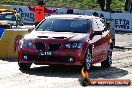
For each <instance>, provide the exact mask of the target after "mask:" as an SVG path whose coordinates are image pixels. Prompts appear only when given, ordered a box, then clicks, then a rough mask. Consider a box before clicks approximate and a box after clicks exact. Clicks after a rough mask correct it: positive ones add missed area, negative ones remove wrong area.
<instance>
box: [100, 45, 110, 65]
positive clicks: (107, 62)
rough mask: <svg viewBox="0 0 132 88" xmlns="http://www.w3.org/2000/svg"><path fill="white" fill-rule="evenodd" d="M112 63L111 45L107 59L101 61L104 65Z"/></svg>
mask: <svg viewBox="0 0 132 88" xmlns="http://www.w3.org/2000/svg"><path fill="white" fill-rule="evenodd" d="M111 65H112V47H109V49H108V54H107V59H106V60H104V61H102V62H101V66H102V67H110V66H111Z"/></svg>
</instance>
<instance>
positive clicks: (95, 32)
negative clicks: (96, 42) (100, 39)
mask: <svg viewBox="0 0 132 88" xmlns="http://www.w3.org/2000/svg"><path fill="white" fill-rule="evenodd" d="M95 35H102V31H93V32H92V33H91V34H90V36H89V38H90V40H92V38H93V37H94V36H95Z"/></svg>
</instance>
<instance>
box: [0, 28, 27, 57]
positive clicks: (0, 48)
mask: <svg viewBox="0 0 132 88" xmlns="http://www.w3.org/2000/svg"><path fill="white" fill-rule="evenodd" d="M26 33H28V29H26V30H25V29H15V30H13V29H7V30H5V32H4V34H3V36H2V38H1V40H0V58H12V57H17V51H14V44H15V43H14V42H15V39H16V36H21V35H24V34H26Z"/></svg>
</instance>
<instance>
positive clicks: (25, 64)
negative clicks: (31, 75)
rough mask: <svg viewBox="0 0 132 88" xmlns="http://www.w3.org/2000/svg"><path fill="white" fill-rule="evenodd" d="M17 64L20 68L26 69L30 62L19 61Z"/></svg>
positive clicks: (28, 67)
mask: <svg viewBox="0 0 132 88" xmlns="http://www.w3.org/2000/svg"><path fill="white" fill-rule="evenodd" d="M18 65H19V67H20V69H21V70H28V69H30V67H31V65H32V64H31V63H19V62H18Z"/></svg>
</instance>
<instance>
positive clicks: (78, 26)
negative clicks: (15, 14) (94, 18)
mask: <svg viewBox="0 0 132 88" xmlns="http://www.w3.org/2000/svg"><path fill="white" fill-rule="evenodd" d="M36 30H37V31H55V32H75V33H87V32H88V31H89V20H86V19H53V18H48V19H45V20H44V21H43V22H42V23H41V24H40V25H39V26H38V27H37V28H36Z"/></svg>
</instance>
